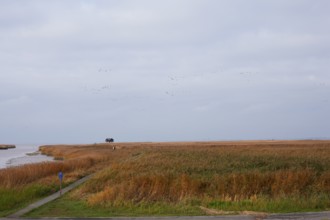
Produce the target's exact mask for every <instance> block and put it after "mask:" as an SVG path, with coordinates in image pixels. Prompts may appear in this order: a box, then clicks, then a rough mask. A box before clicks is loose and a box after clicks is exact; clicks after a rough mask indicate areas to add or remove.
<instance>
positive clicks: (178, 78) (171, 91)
mask: <svg viewBox="0 0 330 220" xmlns="http://www.w3.org/2000/svg"><path fill="white" fill-rule="evenodd" d="M98 72H99V73H101V72H102V73H110V72H112V69H108V68H99V69H98ZM221 72H222V71H221ZM212 74H217V72H214V73H212ZM238 74H239V75H238V76H240V78H242V79H243V80H245V81H246V82H248V83H250V82H251V81H252V80H253V77H255V76H257V75H258V74H259V72H252V71H241V72H238ZM188 77H207V76H205V75H204V74H192V75H189V76H188V75H179V74H171V75H168V76H167V77H166V79H167V81H166V87H164V88H167V89H165V90H164V92H163V94H164V95H165V96H167V97H174V96H176V95H177V94H178V93H180V92H181V94H182V93H183V89H182V87H183V86H181V85H183V83H184V81H185V80H186V79H187V78H188ZM318 85H319V86H320V87H328V84H327V83H325V82H321V83H319V84H318ZM112 89H114V88H113V87H112V86H111V85H110V84H102V85H101V86H96V87H95V86H92V87H89V86H87V85H85V86H84V88H83V90H84V92H89V93H92V94H95V95H97V94H102V93H105V92H109V91H110V90H112ZM328 101H329V100H328V99H324V100H323V102H328Z"/></svg>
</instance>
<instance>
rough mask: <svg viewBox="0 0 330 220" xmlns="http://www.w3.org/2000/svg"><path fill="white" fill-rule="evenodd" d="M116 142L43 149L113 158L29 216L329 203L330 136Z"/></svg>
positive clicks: (299, 207)
mask: <svg viewBox="0 0 330 220" xmlns="http://www.w3.org/2000/svg"><path fill="white" fill-rule="evenodd" d="M116 146H117V150H116V151H112V150H111V145H109V144H102V145H90V146H81V147H79V146H74V147H68V146H66V147H64V146H53V147H45V148H43V151H44V152H46V153H49V154H53V155H56V156H59V157H63V156H64V157H71V158H74V157H76V156H82V155H83V156H86V155H89V154H93V155H94V156H96V155H104V156H105V155H107V157H108V158H109V160H108V161H106V162H104V163H103V164H102V165H103V168H102V169H101V168H100V169H99V170H98V172H97V173H96V175H95V176H94V177H93V178H92V179H91V180H90V181H88V182H87V183H86V184H84V185H83V186H82V187H79V188H78V189H76V190H74V191H73V192H71V193H70V194H68V195H67V196H64V197H63V198H62V199H60V200H58V201H55V202H53V203H51V204H49V205H46V206H44V207H42V208H40V209H38V210H36V211H34V212H32V213H31V214H30V215H29V216H80V217H86V216H137V215H202V214H205V213H212V212H213V213H216V211H214V210H218V213H228V212H225V211H231V212H229V213H233V212H235V211H237V212H239V211H242V210H249V211H260V212H295V211H321V210H329V209H330V141H291V142H287V141H281V142H278V141H277V142H276V141H270V142H201V143H131V144H127V143H126V144H125V143H123V144H116ZM110 158H111V159H110ZM205 208H207V209H205ZM205 210H206V211H205ZM219 210H222V211H219ZM232 211H233V212H232Z"/></svg>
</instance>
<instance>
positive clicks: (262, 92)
mask: <svg viewBox="0 0 330 220" xmlns="http://www.w3.org/2000/svg"><path fill="white" fill-rule="evenodd" d="M329 11H330V1H328V0H318V1H313V0H290V1H287V0H269V1H264V0H249V1H246V0H166V1H156V0H130V1H129V0H109V1H105V0H95V1H88V0H70V1H64V0H59V1H42V0H27V1H20V0H2V1H0V143H12V144H28V143H29V144H30V143H35V144H48V143H95V142H103V141H104V139H105V138H106V137H113V138H114V139H115V141H121V142H122V141H194V140H201V141H204V140H243V139H244V140H251V139H310V138H328V139H330V119H329V112H330V96H329V94H330V28H329V27H330V13H329Z"/></svg>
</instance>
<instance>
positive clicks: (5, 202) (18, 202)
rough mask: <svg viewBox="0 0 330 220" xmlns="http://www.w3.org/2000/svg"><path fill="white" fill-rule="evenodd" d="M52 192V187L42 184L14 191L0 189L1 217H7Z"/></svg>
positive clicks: (14, 189) (13, 189)
mask: <svg viewBox="0 0 330 220" xmlns="http://www.w3.org/2000/svg"><path fill="white" fill-rule="evenodd" d="M51 192H53V188H52V187H51V186H47V185H40V184H32V185H28V186H25V187H20V188H12V189H5V188H0V216H1V217H4V216H7V215H9V214H11V213H13V212H15V211H17V210H19V209H20V208H23V207H25V206H27V205H28V204H30V203H31V202H33V201H36V200H38V199H40V198H42V197H44V196H46V195H48V194H50V193H51Z"/></svg>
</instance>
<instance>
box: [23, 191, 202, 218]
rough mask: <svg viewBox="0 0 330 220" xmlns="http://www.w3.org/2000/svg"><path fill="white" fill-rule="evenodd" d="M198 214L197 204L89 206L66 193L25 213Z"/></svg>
mask: <svg viewBox="0 0 330 220" xmlns="http://www.w3.org/2000/svg"><path fill="white" fill-rule="evenodd" d="M182 215H185V216H200V215H205V213H204V212H202V211H201V210H200V208H199V206H197V205H193V204H170V203H165V202H156V203H143V202H142V203H139V204H133V203H122V204H117V205H114V206H107V207H95V206H93V207H91V206H88V205H87V204H86V202H84V201H82V200H76V199H71V198H70V196H68V195H66V196H63V197H62V198H60V199H57V200H55V201H53V202H51V203H48V204H46V205H44V206H42V207H40V208H38V209H35V210H33V211H31V212H30V213H28V214H27V215H25V216H24V217H29V218H41V217H109V216H111V217H124V216H131V217H137V216H182Z"/></svg>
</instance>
